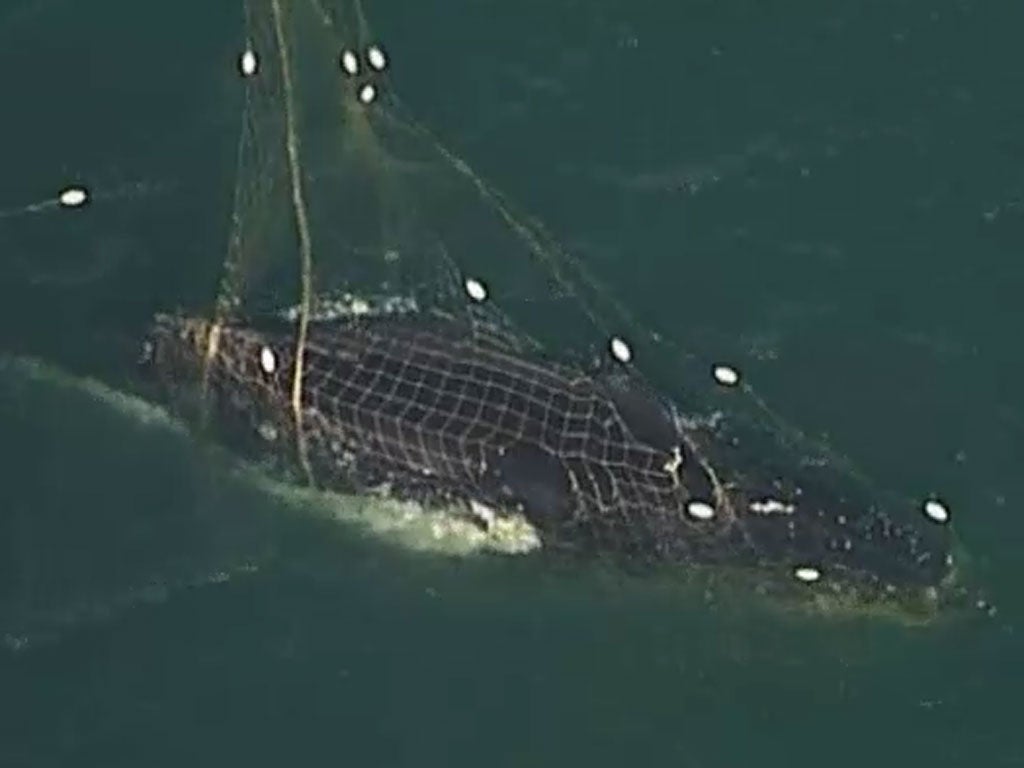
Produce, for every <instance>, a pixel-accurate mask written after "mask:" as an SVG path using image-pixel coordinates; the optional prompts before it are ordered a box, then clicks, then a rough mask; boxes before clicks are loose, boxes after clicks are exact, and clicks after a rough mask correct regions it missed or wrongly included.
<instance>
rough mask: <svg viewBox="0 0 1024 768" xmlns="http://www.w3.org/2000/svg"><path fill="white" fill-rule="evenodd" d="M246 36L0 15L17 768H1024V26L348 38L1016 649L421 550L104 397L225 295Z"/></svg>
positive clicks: (465, 26)
mask: <svg viewBox="0 0 1024 768" xmlns="http://www.w3.org/2000/svg"><path fill="white" fill-rule="evenodd" d="M239 5H240V4H239V3H236V2H233V1H232V2H229V1H228V0H223V1H221V0H217V2H211V1H210V0H182V2H178V3H173V4H158V3H156V2H148V1H146V2H140V1H139V0H134V1H132V2H129V1H128V0H104V1H101V2H94V3H89V4H85V3H80V2H73V0H38V1H37V2H11V0H4V2H3V3H2V4H0V83H2V88H0V98H2V100H3V117H2V119H0V158H2V164H0V167H2V171H3V172H2V174H0V357H2V360H3V362H2V363H0V478H2V484H0V488H2V492H0V635H2V636H3V641H4V642H3V645H2V646H0V765H2V766H8V765H10V766H22V765H24V766H35V765H97V766H101V765H102V766H116V765H126V766H127V765H132V766H139V765H146V766H148V765H154V766H158V765H159V766H162V765H167V766H172V765H173V766H179V765H185V764H190V765H215V764H216V765H242V764H248V765H280V764H296V765H322V764H332V765H337V764H345V765H356V766H400V765H477V764H486V765H514V766H521V765H562V766H564V765H591V766H592V765H610V766H611V765H616V766H617V765H624V764H632V765H652V766H654V765H656V766H660V765H679V766H702V767H703V766H707V767H708V768H713V767H717V766H723V767H726V766H739V765H750V764H752V763H755V762H756V763H757V764H759V765H763V766H776V765H779V766H782V765H786V766H804V765H807V766H811V765H830V766H846V765H850V766H853V765H858V766H860V765H863V764H864V763H865V762H868V761H870V762H872V763H875V764H879V765H930V766H961V765H964V766H1013V765H1024V736H1022V735H1021V733H1020V726H1019V715H1018V712H1019V694H1020V691H1021V690H1022V689H1024V666H1022V661H1021V659H1022V658H1024V655H1022V650H1024V646H1022V643H1021V642H1020V632H1021V624H1022V620H1024V600H1022V599H1021V597H1020V593H1019V592H1018V589H1017V587H1018V584H1019V583H1020V582H1021V579H1022V577H1024V566H1022V559H1021V556H1020V554H1019V552H1020V548H1021V546H1022V545H1024V518H1022V517H1021V516H1020V514H1019V509H1020V508H1021V503H1022V501H1024V480H1022V475H1021V471H1020V466H1021V460H1022V459H1024V397H1022V396H1021V394H1020V384H1019V382H1020V381H1021V378H1022V374H1024V362H1022V355H1021V352H1020V340H1019V335H1020V328H1021V327H1022V322H1021V320H1022V317H1024V315H1022V310H1021V309H1020V298H1019V297H1020V296H1021V294H1022V290H1024V266H1022V263H1021V262H1020V260H1019V259H1020V253H1021V247H1022V245H1024V170H1022V168H1024V101H1022V100H1021V99H1020V98H1019V94H1020V93H1021V91H1022V85H1024V65H1022V64H1021V61H1020V56H1019V47H1018V38H1019V30H1020V29H1021V28H1024V6H1022V5H1021V4H1020V3H1014V2H1009V1H1006V2H1003V1H1002V0H996V1H994V2H973V3H971V2H926V1H925V0H920V1H917V2H909V1H908V2H892V1H890V2H864V3H857V4H854V3H847V2H823V1H819V2H796V1H794V2H789V3H764V2H756V3H755V2H739V1H736V2H696V1H688V2H675V3H669V2H642V3H637V2H626V0H592V1H591V2H569V0H548V2H527V3H517V4H513V3H497V2H483V0H451V2H448V3H428V2H419V3H409V2H401V0H388V1H386V2H371V0H366V2H365V7H366V12H367V15H368V16H369V17H370V19H371V21H372V23H373V26H374V29H375V30H376V31H377V32H378V34H379V35H380V37H381V39H382V40H383V41H384V42H385V44H386V45H387V47H388V50H389V52H390V53H391V56H392V59H393V62H394V69H393V82H394V85H395V87H396V89H398V90H400V92H401V94H402V97H403V99H404V101H405V102H406V103H407V104H409V105H410V106H411V108H414V109H415V111H416V114H417V115H418V116H419V117H420V118H421V119H422V120H423V121H424V123H426V124H428V125H430V126H431V127H432V129H433V130H435V131H436V132H437V134H439V135H441V136H443V137H444V138H445V141H446V142H447V143H448V144H449V145H451V146H453V147H456V148H457V149H458V151H459V153H460V154H461V155H462V156H463V157H465V158H466V159H467V160H468V161H469V162H471V163H472V165H473V167H474V168H475V169H476V170H477V171H478V172H480V173H481V174H482V175H484V176H486V177H487V178H488V179H490V180H491V181H492V182H494V183H495V184H496V185H498V186H499V187H500V188H502V189H503V190H504V191H505V192H506V193H507V195H508V196H509V198H511V199H512V200H514V201H516V203H517V204H518V205H520V206H522V207H523V208H525V209H527V210H529V211H531V212H532V213H534V214H535V215H537V216H538V217H539V218H540V219H541V220H542V221H543V222H544V223H545V224H546V225H547V227H548V228H549V229H550V230H551V231H553V232H554V233H556V234H557V235H558V237H559V238H560V239H561V240H562V241H563V242H565V243H566V244H567V245H568V246H569V247H570V248H571V249H573V251H574V252H576V253H578V254H580V256H581V258H584V259H585V260H586V262H587V264H588V266H589V267H590V268H591V269H592V271H594V272H595V273H596V274H598V275H599V276H600V277H601V278H602V280H603V281H604V282H606V283H607V284H610V285H614V286H615V289H616V293H617V295H618V296H619V298H620V299H621V301H622V302H623V303H624V304H626V305H627V306H629V307H630V308H631V310H632V311H633V312H634V313H636V314H637V315H638V316H639V318H640V319H641V321H642V322H643V323H644V324H646V325H649V326H650V327H656V328H659V329H662V330H663V332H666V333H670V334H672V335H673V336H674V337H675V338H676V339H677V341H678V342H679V343H680V345H681V346H683V347H689V348H693V349H697V350H700V351H702V352H713V353H715V354H718V355H720V356H721V358H722V359H727V360H733V361H736V362H737V363H738V364H739V365H740V366H741V367H742V368H743V370H744V372H745V373H746V375H747V376H748V378H749V379H751V380H753V381H755V382H756V383H757V387H758V391H759V392H760V393H761V394H762V395H763V396H764V397H765V398H766V399H767V400H768V401H769V402H770V403H771V404H772V406H773V407H774V408H775V409H776V410H778V411H779V412H781V413H783V414H785V415H786V417H787V418H788V419H789V420H791V421H792V422H793V423H795V424H798V425H800V426H801V427H802V428H804V429H805V430H806V431H808V432H809V433H811V434H827V436H828V439H829V441H830V442H831V444H832V445H834V446H837V447H838V448H839V449H840V450H842V451H843V452H844V453H846V454H848V455H849V456H851V457H852V458H853V459H855V460H856V462H857V463H858V464H859V465H861V466H862V467H864V468H865V469H866V470H867V471H868V472H869V473H870V474H871V475H872V476H873V477H875V478H877V480H878V482H879V483H880V484H881V485H883V486H885V487H889V488H894V489H897V490H898V491H899V492H901V493H904V494H907V495H912V496H923V495H924V494H926V493H930V492H938V493H941V494H942V496H943V497H944V498H945V499H946V500H948V502H949V505H950V507H951V509H952V510H953V514H954V519H955V524H956V527H957V532H958V534H959V536H960V538H961V540H962V542H963V544H964V546H965V547H966V549H967V550H968V551H969V553H970V556H971V561H972V566H973V568H974V570H975V571H976V578H977V579H978V580H979V581H980V582H981V583H982V584H983V585H984V587H985V590H986V593H987V594H989V595H990V596H991V599H992V602H993V603H994V605H995V606H996V607H997V609H998V612H997V613H996V615H995V616H994V617H992V618H982V617H981V616H980V614H979V616H978V617H976V618H971V619H968V620H963V621H956V622H949V623H940V624H938V625H936V626H932V627H927V628H911V627H905V626H901V625H898V624H894V623H892V622H886V621H880V620H872V619H865V618H861V619H828V618H823V617H814V616H805V615H802V614H790V613H785V612H780V611H777V610H772V609H770V608H767V607H765V606H764V605H759V604H758V602H757V601H756V599H750V600H745V599H742V598H736V599H731V600H729V599H712V600H705V599H703V596H701V595H693V594H690V593H688V592H686V590H680V589H676V588H673V587H672V586H669V585H665V584H660V583H659V584H652V583H647V582H645V581H644V580H643V579H633V578H629V577H626V576H620V577H616V576H614V575H609V574H607V573H595V572H592V571H588V570H587V569H578V570H577V569H565V570H557V569H556V570H552V569H550V568H537V567H534V565H533V564H531V563H530V562H529V561H528V560H524V559H517V560H512V561H505V560H493V559H482V560H481V559H479V558H470V559H445V558H438V557H432V556H426V555H422V554H412V553H409V552H403V551H401V550H399V549H396V548H394V547H390V546H387V545H385V544H382V543H381V542H379V541H377V540H375V539H373V538H371V537H366V536H364V535H363V534H362V533H361V532H360V531H359V530H357V529H354V528H353V527H352V526H346V525H343V524H339V523H337V522H336V521H333V520H331V519H330V515H329V514H328V513H325V512H324V510H323V508H322V505H320V502H319V501H318V500H317V499H310V498H307V497H295V496H288V495H287V493H286V492H283V491H281V490H280V489H276V490H273V491H271V490H268V489H267V488H265V487H262V486H260V485H258V484H254V483H252V482H247V480H246V478H244V477H239V476H238V475H237V474H235V473H233V472H232V471H231V470H230V469H229V468H228V467H227V462H226V461H225V462H223V466H222V462H220V460H219V459H218V458H217V457H211V456H210V455H209V454H208V453H207V452H204V451H202V450H200V449H199V448H197V446H196V445H195V443H194V442H193V441H191V440H189V439H188V438H187V437H186V436H185V435H184V434H182V433H181V432H180V431H179V430H178V429H177V428H176V427H175V426H174V425H173V424H172V423H169V422H167V421H165V419H164V418H163V416H162V414H161V412H160V411H159V410H155V409H153V408H151V407H150V406H148V405H147V404H146V403H145V402H142V401H138V400H134V399H130V398H127V397H125V396H124V395H122V394H121V392H122V391H123V389H124V384H125V379H126V377H127V374H126V371H130V369H131V367H132V364H133V362H134V359H135V356H136V355H137V352H138V337H139V334H140V333H141V329H142V328H143V326H144V323H145V322H146V320H147V319H148V318H149V317H150V316H151V315H152V314H153V313H154V312H157V311H161V310H165V309H168V308H171V307H174V306H178V305H181V304H188V303H189V302H195V301H197V300H201V299H202V297H208V296H209V293H210V287H211V285H213V284H214V282H215V281H216V279H217V277H218V273H219V269H220V267H221V263H222V260H223V254H224V250H225V242H226V238H227V229H226V222H227V220H228V216H229V214H230V204H231V199H230V192H231V178H232V174H233V173H234V162H235V158H234V147H235V141H236V135H237V129H238V115H239V109H240V104H239V97H238V77H237V72H236V69H235V62H236V59H237V55H238V51H239V50H240V48H241V46H242V43H243V41H242V21H241V11H240V8H239V7H238V6H239ZM76 182H77V183H85V184H88V185H89V186H90V189H91V190H92V191H93V193H94V200H93V204H92V205H90V206H89V207H88V208H87V209H84V210H82V211H75V212H68V211H60V210H56V209H53V208H49V209H47V208H45V207H44V208H42V209H40V210H30V207H31V206H32V205H33V204H34V203H37V202H38V201H43V200H46V199H48V198H52V197H53V195H54V194H55V192H56V191H57V190H59V189H60V188H61V187H62V186H64V185H66V184H69V183H76ZM481 264H486V254H484V255H481Z"/></svg>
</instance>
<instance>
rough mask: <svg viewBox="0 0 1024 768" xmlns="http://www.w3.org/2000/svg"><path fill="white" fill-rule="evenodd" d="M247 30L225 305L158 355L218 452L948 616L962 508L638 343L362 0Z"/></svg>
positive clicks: (269, 14)
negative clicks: (401, 70)
mask: <svg viewBox="0 0 1024 768" xmlns="http://www.w3.org/2000/svg"><path fill="white" fill-rule="evenodd" d="M245 29H246V37H245V40H244V46H243V50H242V52H241V55H240V58H239V60H238V67H239V88H241V89H242V91H243V95H244V109H243V111H242V116H241V126H240V140H239V143H238V149H237V152H238V154H237V176H236V184H235V188H234V206H233V213H232V217H231V225H230V238H229V241H228V246H227V256H226V259H225V262H224V267H223V277H222V281H221V284H220V287H219V291H218V294H217V298H216V300H215V301H213V302H211V303H210V304H207V305H204V306H198V307H192V308H190V309H189V310H186V311H182V312H180V313H175V314H169V315H164V316H161V317H160V318H158V320H157V323H156V325H155V329H154V332H153V334H152V336H151V337H150V339H149V341H148V347H147V355H148V358H149V360H150V361H151V362H152V364H153V367H154V368H155V370H156V371H157V375H158V378H159V380H160V381H161V382H162V383H163V384H164V385H165V386H166V388H167V389H168V390H169V392H170V395H171V397H172V399H173V400H174V401H176V402H177V403H178V404H179V405H181V406H182V407H183V408H184V409H186V410H189V411H190V412H191V413H192V415H194V416H195V417H196V418H197V419H198V420H200V421H201V422H202V423H203V424H204V425H205V427H206V428H207V429H208V430H209V431H210V432H211V433H212V434H214V435H215V436H216V438H217V439H219V440H223V441H225V442H227V443H228V444H230V445H231V446H232V447H234V448H237V449H238V450H239V451H240V452H242V453H244V454H246V455H250V456H256V457H258V458H260V459H262V460H264V461H268V462H271V463H273V464H274V465H275V466H276V468H277V469H278V470H279V471H281V472H284V473H286V474H288V475H289V476H290V477H291V478H293V479H294V480H295V481H296V482H299V483H303V484H311V485H314V486H316V487H320V488H325V489H330V490H336V491H344V492H356V493H372V494H378V495H386V496H393V497H397V498H403V499H409V500H412V501H415V502H418V503H419V504H421V505H422V506H423V507H424V508H436V507H447V508H451V509H454V510H456V512H457V513H459V511H461V513H462V514H464V515H465V516H466V517H467V518H468V519H472V520H473V521H474V522H475V524H479V525H480V526H483V527H485V528H494V527H495V526H502V525H504V526H506V530H509V531H513V532H514V533H513V534H511V536H512V538H514V539H516V542H517V543H516V544H514V545H513V546H512V547H511V548H512V549H533V548H536V547H537V546H540V547H541V549H543V550H544V551H550V552H569V553H574V554H577V555H585V556H590V557H599V558H610V559H612V560H615V561H617V562H622V563H626V564H628V565H630V566H632V565H637V564H642V565H644V566H650V565H654V566H667V567H669V568H679V567H684V568H685V569H687V570H691V569H693V568H695V567H700V566H705V565H715V566H723V565H725V566H735V567H736V568H737V569H739V570H742V571H744V572H753V573H756V574H758V576H757V581H758V583H760V584H763V583H767V582H769V581H771V579H772V578H773V577H777V579H776V581H777V582H778V583H780V584H786V585H793V588H797V589H803V590H812V592H813V594H814V595H816V596H818V597H821V596H831V597H838V598H840V599H845V598H846V597H849V596H850V595H853V596H855V597H856V599H864V598H868V599H871V600H875V599H876V598H880V599H882V600H889V599H893V600H895V599H897V598H900V599H902V598H906V597H908V596H909V597H911V598H913V599H914V600H916V601H918V602H919V603H922V604H925V605H928V606H935V605H938V604H939V603H940V602H941V601H942V600H943V599H944V598H943V595H944V594H945V593H946V592H948V587H949V585H950V584H951V582H952V580H953V579H952V575H953V573H954V571H955V567H956V564H955V563H954V559H953V555H952V541H951V537H950V532H949V526H948V525H945V523H946V522H947V521H948V511H947V510H946V508H945V507H944V506H943V505H942V504H941V502H940V501H939V500H938V499H917V500H915V499H906V498H901V497H896V496H893V495H887V494H883V493H881V492H879V491H878V490H877V488H875V487H874V486H873V485H872V484H871V483H870V482H868V481H867V480H865V479H864V478H863V477H862V476H861V475H860V474H859V473H858V472H856V470H854V469H853V468H852V467H851V466H850V465H849V462H847V461H846V460H845V459H843V458H842V457H841V456H838V455H837V454H836V453H835V452H834V451H832V450H830V449H828V448H827V447H826V446H822V445H819V444H816V443H814V442H812V441H810V440H808V439H807V438H805V437H804V436H803V435H801V434H800V433H799V432H798V431H797V430H795V429H793V428H791V427H789V426H787V425H786V424H785V423H784V422H783V421H782V420H781V419H779V418H778V417H776V416H775V415H774V414H773V412H772V411H771V410H770V409H768V408H767V407H766V406H765V405H764V403H763V402H762V400H761V399H760V398H759V397H758V396H757V395H756V393H755V392H754V390H753V389H751V388H750V387H749V386H748V385H747V384H746V383H745V381H743V380H742V378H741V376H740V373H739V372H738V371H736V370H735V369H734V368H732V367H729V366H727V365H717V366H716V365H712V363H711V361H708V360H701V359H698V358H697V357H696V356H694V355H691V354H687V353H686V352H684V351H683V350H682V349H681V348H679V347H677V346H675V345H674V344H673V342H672V340H671V339H668V338H666V336H665V335H663V334H659V333H658V332H656V331H654V330H653V329H651V328H649V327H645V326H644V325H643V324H642V323H640V322H638V321H637V320H635V319H634V318H633V316H632V315H631V313H630V312H629V311H628V309H627V308H625V307H623V306H622V305H621V304H620V303H619V302H618V301H617V299H616V297H615V295H614V292H613V291H609V290H606V289H605V288H604V287H603V286H602V285H601V283H600V282H599V281H598V280H597V279H596V278H595V277H594V276H593V275H591V274H590V273H589V272H588V269H587V267H586V264H585V259H584V257H581V256H578V255H576V254H572V253H569V252H568V251H567V250H566V249H565V248H563V247H562V246H561V245H560V244H559V243H558V242H557V240H556V239H555V238H554V237H553V236H551V235H550V234H549V232H548V231H547V230H546V229H545V228H544V226H542V225H541V224H540V223H539V222H538V221H537V220H536V219H534V218H531V217H530V216H527V215H525V214H523V213H521V212H520V211H518V210H517V209H516V208H515V207H514V206H513V205H512V204H511V203H510V202H509V201H508V200H507V199H506V198H505V197H504V196H503V195H502V194H501V193H500V192H499V191H498V190H497V189H496V188H494V187H493V186H492V185H491V184H490V183H489V182H488V181H487V180H485V179H484V178H482V177H481V176H480V175H478V174H477V173H476V172H475V171H474V170H473V168H472V167H471V165H470V164H469V163H468V162H467V161H466V160H465V159H463V158H462V157H460V156H459V154H458V153H457V152H455V151H454V150H452V149H450V148H449V147H448V146H447V145H446V144H445V143H444V142H442V140H441V139H439V138H438V137H437V136H435V135H434V133H432V132H431V130H430V129H429V128H428V127H426V126H425V125H423V124H422V123H421V122H419V121H418V120H417V119H416V117H415V116H414V114H413V112H412V111H411V110H410V109H409V108H408V107H407V106H406V105H405V104H404V103H403V101H402V100H401V98H400V97H399V95H398V94H397V93H396V90H395V87H394V86H393V83H392V81H391V79H390V72H391V70H390V66H391V61H390V52H389V51H388V49H387V48H386V47H385V45H384V42H383V41H381V40H378V39H377V38H376V37H375V36H374V34H373V31H372V29H371V28H370V26H369V24H368V22H367V19H366V17H365V16H364V13H363V10H362V8H361V6H360V3H359V2H358V0H290V2H285V0H246V3H245ZM405 65H407V64H406V63H405V62H402V63H401V64H399V65H397V66H405ZM787 588H789V587H788V586H787Z"/></svg>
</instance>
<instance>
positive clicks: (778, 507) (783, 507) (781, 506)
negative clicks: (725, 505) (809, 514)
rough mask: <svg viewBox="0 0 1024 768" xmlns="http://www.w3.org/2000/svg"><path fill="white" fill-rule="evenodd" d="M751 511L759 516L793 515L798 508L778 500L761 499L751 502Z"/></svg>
mask: <svg viewBox="0 0 1024 768" xmlns="http://www.w3.org/2000/svg"><path fill="white" fill-rule="evenodd" d="M750 511H751V512H754V513H755V514H758V515H791V514H793V513H794V512H795V511H796V506H795V505H794V504H787V503H785V502H783V501H779V500H778V499H760V500H758V501H752V502H750Z"/></svg>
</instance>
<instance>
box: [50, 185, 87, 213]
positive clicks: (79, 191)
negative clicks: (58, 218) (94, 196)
mask: <svg viewBox="0 0 1024 768" xmlns="http://www.w3.org/2000/svg"><path fill="white" fill-rule="evenodd" d="M57 200H58V201H59V202H60V204H61V205H63V206H64V207H65V208H77V207H78V206H80V205H84V204H85V203H86V202H87V201H88V200H89V192H88V191H87V190H86V189H85V188H84V187H68V188H67V189H65V190H62V191H61V193H60V196H59V197H58V198H57Z"/></svg>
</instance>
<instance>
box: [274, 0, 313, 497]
mask: <svg viewBox="0 0 1024 768" xmlns="http://www.w3.org/2000/svg"><path fill="white" fill-rule="evenodd" d="M271 6H272V8H273V11H274V31H275V35H276V39H277V49H278V55H279V57H280V61H281V78H282V83H283V86H284V96H285V99H284V104H285V125H286V137H287V140H286V147H287V151H288V172H289V176H290V181H291V193H292V194H291V199H292V206H293V208H294V211H295V224H296V227H297V228H298V235H299V259H300V281H301V295H300V297H299V306H300V310H299V318H298V325H297V328H296V332H295V365H294V367H293V374H292V385H291V406H292V417H293V418H294V419H295V447H296V452H297V454H298V459H299V463H300V465H301V466H302V469H303V472H304V473H305V475H306V478H307V480H308V481H310V482H312V479H313V473H312V470H311V468H310V466H309V457H308V456H307V455H306V439H305V433H304V431H303V429H302V375H303V362H304V359H305V352H306V336H307V334H308V332H309V310H310V305H311V303H312V296H313V257H312V250H313V246H312V238H311V237H310V234H309V219H308V217H307V214H306V201H305V198H304V195H303V187H302V174H301V172H300V164H299V140H298V135H297V132H296V126H295V104H294V90H293V85H292V71H291V60H290V53H289V51H288V41H287V39H286V38H285V34H284V26H283V21H282V19H281V4H280V0H271Z"/></svg>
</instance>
